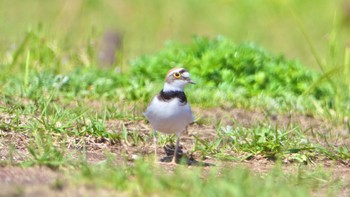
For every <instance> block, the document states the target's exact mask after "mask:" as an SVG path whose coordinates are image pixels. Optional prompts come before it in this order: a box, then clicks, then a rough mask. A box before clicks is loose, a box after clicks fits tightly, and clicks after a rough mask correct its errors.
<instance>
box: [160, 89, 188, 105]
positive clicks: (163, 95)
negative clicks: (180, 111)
mask: <svg viewBox="0 0 350 197" xmlns="http://www.w3.org/2000/svg"><path fill="white" fill-rule="evenodd" d="M174 98H179V99H180V102H181V103H182V104H184V105H185V104H186V103H187V98H186V95H185V93H184V92H182V91H169V92H164V91H163V90H161V91H160V93H159V95H158V99H159V100H161V101H166V102H169V101H171V100H172V99H174Z"/></svg>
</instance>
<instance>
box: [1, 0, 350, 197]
mask: <svg viewBox="0 0 350 197" xmlns="http://www.w3.org/2000/svg"><path fill="white" fill-rule="evenodd" d="M77 2H78V1H77ZM108 2H109V1H105V2H99V1H84V2H83V1H81V2H79V3H77V4H75V6H73V7H70V9H72V10H70V9H67V10H65V9H62V10H60V11H57V10H56V8H59V7H60V6H52V8H51V9H52V10H56V12H52V13H57V12H58V13H60V14H58V17H56V20H57V21H58V22H57V23H53V24H55V25H57V27H54V28H50V27H48V26H47V24H48V23H50V22H52V20H53V19H52V18H55V17H52V18H49V17H48V18H47V20H45V21H42V24H41V25H38V26H33V27H31V28H29V29H28V30H27V31H25V30H23V29H22V30H21V28H23V27H20V26H21V25H20V22H18V26H16V28H18V30H21V31H19V32H25V33H23V34H21V35H20V36H18V37H17V38H16V35H14V36H13V37H11V38H10V40H11V44H14V43H15V47H12V48H11V47H10V48H6V50H5V49H1V52H4V53H1V55H0V69H1V72H0V98H1V99H0V149H1V150H0V153H1V154H2V155H1V156H2V157H1V160H0V165H1V166H6V167H13V166H21V167H23V168H26V167H30V166H47V167H49V168H51V169H53V170H54V171H55V172H57V173H62V172H63V173H65V174H64V178H65V180H66V179H67V181H64V182H65V183H66V184H68V185H69V186H68V187H67V188H69V187H70V186H73V187H79V186H82V185H83V186H87V187H91V188H95V189H102V190H108V191H112V192H115V191H117V192H121V193H122V194H126V195H132V196H149V195H170V196H198V195H201V196H202V195H206V196H219V195H220V196H222V195H225V196H226V195H227V196H232V195H233V196H257V195H259V196H310V195H315V194H316V195H327V196H334V195H337V194H342V195H344V196H345V195H346V194H344V193H346V192H347V191H346V188H347V187H348V186H349V185H348V183H347V182H346V179H342V178H341V176H340V175H339V174H342V171H341V170H342V169H343V168H346V166H348V165H349V160H350V150H349V131H350V123H349V117H350V114H349V112H350V108H349V107H350V106H349V104H348V103H349V102H348V101H349V99H350V86H349V77H348V76H349V73H350V71H349V61H350V60H349V57H350V54H349V48H348V47H344V46H343V44H342V43H343V41H344V40H342V39H343V38H342V36H341V35H342V33H343V32H338V31H337V30H338V29H341V27H342V26H343V25H342V24H341V23H340V22H339V21H341V20H340V19H341V17H343V16H342V15H340V17H339V18H338V17H337V16H336V17H333V12H332V13H330V11H329V7H333V8H334V6H335V4H333V2H332V3H330V2H328V3H325V2H323V1H322V2H323V3H322V4H321V3H320V4H321V5H324V6H323V7H320V10H324V15H322V16H319V20H320V21H321V22H320V24H322V25H317V24H314V22H315V20H313V18H312V17H310V18H311V19H309V17H308V15H307V13H310V14H311V15H312V13H313V12H315V11H313V10H314V9H309V8H310V6H311V7H313V6H314V3H308V2H304V1H303V2H299V1H298V2H299V3H300V4H298V5H297V2H295V3H293V2H288V1H287V2H285V3H286V5H287V6H282V2H276V1H267V2H266V1H264V2H263V1H257V3H256V4H257V5H262V9H260V10H258V11H257V12H256V13H254V14H253V15H251V16H249V14H248V13H251V12H247V13H246V14H244V13H243V12H245V11H247V10H251V9H253V8H255V6H256V5H255V4H254V3H252V2H248V1H247V2H246V1H244V2H236V3H237V4H236V6H237V7H238V8H240V9H241V10H243V11H241V12H242V13H241V14H243V15H242V16H240V17H244V19H245V20H242V18H235V17H234V16H236V15H235V14H234V13H236V12H233V11H234V10H236V9H238V8H230V6H226V4H228V5H233V4H232V2H231V1H227V2H226V1H225V2H224V1H223V2H219V3H218V5H215V6H212V5H211V3H209V2H205V3H203V4H201V6H199V5H197V4H196V1H189V2H188V3H186V4H185V3H184V2H183V1H179V2H177V3H174V4H173V5H174V6H175V8H176V6H177V7H179V9H180V8H181V9H180V10H183V8H186V9H188V10H187V11H186V12H184V14H183V17H184V19H181V20H180V19H179V18H176V20H175V21H174V23H173V25H179V26H181V28H182V29H184V31H186V33H184V34H181V36H180V35H179V36H173V37H171V36H170V37H169V36H164V37H162V36H159V35H162V33H159V32H165V29H164V27H163V26H164V24H165V23H166V22H167V18H169V17H170V16H173V15H174V14H176V12H175V13H172V12H170V13H169V12H168V11H169V10H173V9H170V8H173V7H172V6H170V5H168V6H166V5H165V4H164V3H163V2H161V1H152V2H150V5H149V6H141V4H140V3H139V2H137V1H132V2H128V3H126V2H124V3H122V2H120V4H121V5H122V6H121V7H123V6H124V7H129V8H130V7H132V8H134V9H136V10H139V11H141V12H142V11H143V12H145V11H147V12H149V11H154V10H162V11H163V12H164V13H163V12H161V11H159V12H149V13H152V17H153V18H154V17H155V18H157V20H159V21H153V22H152V20H150V19H149V18H145V19H144V20H141V21H143V22H145V24H147V25H149V29H145V30H144V31H145V34H144V36H145V37H144V38H143V39H144V40H143V41H142V39H141V40H140V39H138V38H137V35H135V32H140V29H139V26H140V22H136V21H139V20H136V19H140V18H142V17H141V16H137V15H131V17H134V19H133V20H132V21H131V22H130V21H127V20H126V19H122V17H117V21H116V23H117V24H119V25H120V24H130V25H129V26H127V27H125V28H126V29H123V30H124V31H125V32H126V38H125V39H124V41H125V46H124V48H123V49H121V54H120V58H121V59H119V60H117V61H116V62H115V63H114V64H113V65H112V66H113V68H112V67H107V68H101V67H100V64H99V60H98V54H99V45H98V43H99V39H100V36H101V34H102V31H103V28H102V27H100V26H98V25H97V26H96V27H95V28H91V25H87V26H89V29H88V30H87V31H77V32H75V31H74V30H77V29H78V28H79V25H78V26H76V24H85V23H86V21H85V19H82V18H81V16H80V15H84V13H85V12H87V13H90V14H91V15H88V16H87V18H90V19H91V18H94V17H93V16H94V14H98V13H95V12H93V11H91V10H90V11H91V12H89V11H88V10H89V9H92V8H95V9H96V10H100V11H101V13H102V12H105V11H106V9H108V7H109V6H106V5H109V4H108ZM1 3H4V2H1ZM7 4H11V3H9V2H8V3H7ZM24 4H25V5H26V6H28V7H30V6H33V5H35V2H32V3H28V2H25V3H24ZM54 4H55V5H61V4H60V2H58V1H57V2H56V1H53V4H51V5H54ZM68 4H69V3H68ZM68 4H67V5H68ZM47 7H50V6H47ZM68 7H69V6H68ZM96 7H97V8H96ZM212 7H214V8H212ZM218 7H219V8H225V9H223V12H222V15H223V19H220V17H219V18H214V17H212V16H213V13H216V12H213V11H214V10H215V9H217V8H218ZM8 8H9V10H11V9H10V8H11V6H8ZM160 8H161V9H160ZM275 8H276V9H275ZM286 8H288V10H289V11H290V10H291V12H292V13H294V14H295V16H296V17H297V18H298V17H300V18H301V19H303V20H302V22H300V21H299V22H298V19H297V20H296V21H297V23H299V24H297V25H299V26H300V27H299V30H302V32H303V33H304V38H306V41H300V40H302V39H304V38H302V37H298V36H296V32H295V30H294V29H293V30H290V26H291V23H292V22H291V21H290V18H287V20H284V22H285V24H281V23H278V24H279V25H278V27H279V28H277V27H276V26H273V25H272V24H274V23H276V22H280V20H279V18H281V17H279V16H281V15H283V14H282V13H284V12H285V10H286ZM18 9H22V8H21V7H19V8H18ZM46 9H48V8H46ZM110 9H111V10H115V9H116V10H118V9H119V8H114V7H110ZM29 10H30V9H29ZM74 10H80V12H78V13H79V14H77V15H74V13H75V11H74ZM92 10H94V9H92ZM196 10H197V11H198V10H201V13H204V11H205V13H208V15H204V16H203V15H201V14H198V12H193V11H196ZM305 10H308V12H305ZM289 11H288V12H289ZM19 13H21V14H23V13H24V12H19ZM165 13H166V14H165ZM1 14H5V15H6V14H7V13H5V12H4V13H1ZM72 14H73V15H72ZM157 14H158V15H157ZM168 14H169V16H168ZM66 15H67V16H71V17H72V20H71V21H70V22H69V23H68V22H67V24H65V23H64V22H62V21H65V20H64V16H66ZM107 15H110V16H113V15H114V14H113V12H109V13H108V14H107ZM163 15H166V16H167V17H165V19H163V18H162V17H159V16H163ZM39 16H40V12H38V16H37V17H39ZM329 16H332V19H333V22H329V18H330V17H329ZM191 17H192V18H194V19H198V20H200V21H202V20H207V21H208V23H206V24H209V25H210V27H213V26H217V27H218V31H219V32H223V33H220V34H222V35H220V36H216V35H217V34H218V33H216V32H214V31H213V32H207V34H208V35H210V36H200V33H198V35H199V36H194V37H192V40H190V39H189V36H188V35H187V34H190V33H191V31H189V29H192V28H186V27H192V24H190V23H189V22H188V21H187V19H188V18H191ZM269 17H273V18H272V19H271V20H272V21H270V22H268V23H267V21H268V20H267V19H268V18H269ZM344 17H345V16H344ZM19 18H20V17H19ZM34 18H35V17H34ZM111 18H113V17H107V18H106V21H107V22H106V23H103V24H102V23H101V25H102V26H104V27H105V26H107V23H109V22H108V21H109V20H112V19H111ZM229 19H232V20H233V21H232V20H229ZM123 20H126V21H123ZM162 20H164V21H163V22H162ZM217 20H219V21H221V22H222V23H223V24H224V25H220V24H221V23H218V21H217ZM83 21H85V22H83ZM231 21H232V23H234V26H236V25H239V26H240V27H241V29H239V30H238V29H237V28H234V30H232V31H231V30H229V28H227V26H229V23H230V22H231ZM129 22H130V23H129ZM294 22H295V21H293V23H294ZM6 23H7V22H6V21H1V20H0V26H1V25H4V24H6ZM252 23H254V24H255V26H254V27H256V29H257V30H256V31H254V32H252V33H251V35H248V36H247V37H246V39H247V40H249V41H254V42H241V41H245V39H239V37H243V36H244V35H245V34H246V32H247V30H248V29H249V30H250V29H251V27H252V25H251V24H252ZM310 23H312V24H313V25H315V26H316V27H317V28H316V27H315V28H314V29H313V28H310V30H309V29H308V28H306V27H309V26H308V25H310ZM331 23H333V25H334V27H332V28H333V31H331V32H330V39H329V40H328V42H329V43H327V44H325V43H324V42H322V46H321V47H320V46H319V42H315V40H317V41H318V40H320V37H321V35H323V34H325V32H326V33H328V32H329V28H327V27H326V26H330V24H331ZM96 24H100V23H96ZM262 24H264V25H265V24H267V25H268V26H269V27H271V29H270V31H266V28H262V27H263V25H262ZM323 24H327V25H323ZM304 25H305V26H306V27H304ZM143 26H144V24H143ZM224 26H225V28H224V29H225V30H223V27H224ZM292 26H293V27H295V26H296V25H292ZM338 26H339V27H338ZM286 27H288V28H286ZM26 28H27V27H26ZM55 28H58V29H60V28H62V31H59V33H58V34H57V35H52V32H51V31H53V29H55ZM203 28H204V29H206V28H205V27H202V26H201V25H199V24H198V23H196V24H193V32H205V31H203ZM323 28H325V29H326V30H325V29H323ZM344 28H345V25H344ZM135 29H138V31H135ZM212 29H215V28H208V31H209V30H210V31H212ZM259 29H260V30H259ZM295 29H296V30H297V29H298V28H295ZM305 29H306V30H305ZM72 30H73V31H72ZM344 31H345V30H344ZM69 32H72V33H69ZM193 32H192V33H193ZM286 32H287V33H286ZM236 33H237V34H236ZM0 34H4V35H5V34H6V35H10V34H11V32H9V30H8V29H6V31H3V32H1V33H0ZM79 34H81V35H79ZM164 34H166V35H167V33H164ZM174 34H177V33H176V32H175V33H174ZM178 34H180V33H178ZM196 34H197V33H196ZM214 35H215V36H214ZM258 35H260V36H261V37H260V38H259V36H258ZM280 35H284V36H285V37H286V38H284V37H283V39H282V38H281V37H279V36H280ZM271 36H275V37H274V38H275V40H276V42H274V43H272V42H271ZM77 37H79V39H78V38H77ZM251 37H253V38H255V39H249V38H251ZM19 38H20V39H19ZM169 38H175V39H171V40H176V41H167V43H166V45H165V46H163V47H161V44H160V43H163V42H164V41H165V40H169ZM292 38H293V39H292ZM75 39H76V40H75ZM338 39H339V40H338ZM14 40H16V41H14ZM62 40H65V41H66V42H62ZM130 40H131V41H130ZM237 40H239V42H237ZM0 41H1V39H0ZM284 41H286V43H284ZM297 41H298V42H297ZM152 42H154V43H155V44H153V45H151V44H150V43H152ZM3 43H6V42H5V41H4V42H3ZM77 43H78V44H77ZM82 43H83V44H82ZM132 43H134V44H132ZM135 43H136V44H135ZM257 43H258V44H257ZM314 43H316V44H314ZM301 44H303V47H301V48H297V47H295V46H299V45H301ZM77 45H79V47H77ZM148 45H149V46H148ZM304 45H305V46H304ZM137 46H140V48H137ZM279 47H282V48H281V49H279ZM304 47H305V48H307V47H309V48H311V49H312V51H313V54H312V55H308V53H305V48H304ZM277 48H278V50H277ZM291 48H292V49H293V50H294V51H293V50H291ZM295 49H298V50H295ZM327 50H328V51H327ZM271 51H278V52H271ZM324 51H327V52H324ZM145 52H147V55H144V53H145ZM148 52H152V53H148ZM141 54H143V55H141ZM282 54H286V55H282ZM291 56H297V57H298V58H300V59H301V60H300V59H299V60H297V59H292V58H289V57H291ZM306 56H307V57H306ZM309 56H310V57H309ZM320 57H322V58H320ZM310 58H311V59H312V58H315V59H316V60H317V61H316V62H317V64H318V66H319V67H320V69H319V70H317V69H314V68H315V65H305V62H306V63H309V62H312V61H311V60H310ZM302 62H303V63H302ZM174 66H184V67H186V68H187V69H188V70H189V71H190V72H191V77H192V78H193V79H194V80H195V81H196V82H197V85H196V86H192V87H188V89H186V93H187V95H188V99H189V100H190V102H191V106H192V107H193V108H195V109H199V112H196V117H197V119H196V124H195V125H193V126H191V133H189V134H186V135H185V137H184V138H183V139H182V143H183V144H184V145H186V147H185V150H186V153H187V154H188V155H189V156H191V155H192V156H193V157H194V158H195V159H197V160H199V161H201V160H203V161H204V162H206V161H208V162H212V163H215V166H207V167H202V166H187V165H179V166H177V167H174V168H172V167H167V166H164V165H155V166H154V165H153V160H152V159H153V158H152V156H149V155H150V153H151V152H152V151H153V149H152V148H153V147H152V137H153V136H152V134H149V129H148V127H147V125H148V124H147V122H145V120H144V117H143V116H142V112H143V110H144V109H145V107H146V105H147V104H148V102H149V100H150V99H151V98H152V96H153V95H154V94H156V93H157V92H158V91H159V90H160V89H161V86H162V82H163V77H162V76H163V75H164V73H166V71H167V70H168V69H169V68H171V67H174ZM160 76H161V77H160ZM209 108H210V109H209ZM236 108H239V109H243V110H244V111H246V112H251V111H258V112H255V113H261V114H263V116H265V118H264V119H262V120H261V121H255V120H254V118H255V116H250V117H249V124H243V123H240V120H242V122H243V119H242V118H241V119H240V117H239V116H236V117H237V120H236V119H235V118H234V115H235V114H234V112H231V111H230V110H232V109H236ZM213 109H214V110H213ZM220 111H224V112H220ZM201 112H210V115H209V116H208V115H205V113H203V114H202V113H201ZM216 112H217V113H216ZM220 113H226V114H224V115H223V114H220ZM247 114H248V116H249V115H250V114H249V113H247ZM289 116H290V118H285V119H286V120H288V121H289V122H288V121H287V122H288V123H285V122H283V121H282V122H278V120H276V121H275V122H274V120H273V119H274V118H273V117H282V119H283V117H289ZM292 117H301V118H304V119H303V120H306V121H316V123H317V124H319V125H317V124H316V125H315V124H313V123H308V122H306V123H294V122H292V121H291V119H292ZM271 120H272V121H271ZM276 122H277V123H276ZM9 136H10V137H9ZM22 138H23V139H22ZM158 138H159V146H163V145H165V144H167V143H171V142H174V138H173V137H172V136H165V135H159V136H158ZM20 140H22V141H20ZM101 147H102V148H101ZM100 149H102V150H103V151H104V152H105V154H101V153H100V155H99V156H100V157H102V158H96V160H97V161H95V162H91V161H89V160H88V159H94V155H93V156H91V155H89V154H91V152H93V153H96V152H97V150H100ZM1 151H4V152H1ZM18 155H20V157H19V156H18ZM18 158H19V159H18ZM254 164H256V165H258V166H259V167H252V165H254ZM329 166H331V167H329ZM330 170H334V171H335V173H332V172H331V171H330ZM337 170H338V171H337ZM337 174H338V175H337ZM54 184H56V185H57V187H58V189H62V188H63V190H64V189H66V185H65V184H63V183H62V181H60V180H57V181H56V183H54Z"/></svg>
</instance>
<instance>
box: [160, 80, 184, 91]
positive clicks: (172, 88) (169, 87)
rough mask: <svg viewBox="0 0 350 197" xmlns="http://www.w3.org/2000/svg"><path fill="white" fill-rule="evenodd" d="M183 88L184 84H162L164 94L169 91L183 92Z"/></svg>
mask: <svg viewBox="0 0 350 197" xmlns="http://www.w3.org/2000/svg"><path fill="white" fill-rule="evenodd" d="M184 86H185V84H184V83H176V82H174V83H172V84H169V83H167V82H165V83H164V87H163V91H164V92H170V91H181V92H183V91H184Z"/></svg>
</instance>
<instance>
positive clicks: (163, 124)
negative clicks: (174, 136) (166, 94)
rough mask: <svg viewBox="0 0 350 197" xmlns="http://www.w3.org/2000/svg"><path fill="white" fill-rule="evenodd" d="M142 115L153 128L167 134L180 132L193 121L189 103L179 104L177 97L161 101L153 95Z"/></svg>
mask: <svg viewBox="0 0 350 197" xmlns="http://www.w3.org/2000/svg"><path fill="white" fill-rule="evenodd" d="M144 115H145V116H146V118H147V119H148V120H149V122H150V123H151V125H152V127H153V129H155V130H157V131H160V132H162V133H168V134H171V133H181V132H183V131H184V130H185V128H186V126H187V125H188V124H190V123H192V122H193V121H194V118H193V115H192V111H191V107H190V105H189V104H188V103H187V104H185V105H181V103H180V102H179V99H177V98H175V99H172V100H171V101H169V102H161V101H159V100H158V98H157V97H155V98H154V99H153V100H152V103H151V104H150V105H149V106H148V108H147V110H146V112H145V113H144Z"/></svg>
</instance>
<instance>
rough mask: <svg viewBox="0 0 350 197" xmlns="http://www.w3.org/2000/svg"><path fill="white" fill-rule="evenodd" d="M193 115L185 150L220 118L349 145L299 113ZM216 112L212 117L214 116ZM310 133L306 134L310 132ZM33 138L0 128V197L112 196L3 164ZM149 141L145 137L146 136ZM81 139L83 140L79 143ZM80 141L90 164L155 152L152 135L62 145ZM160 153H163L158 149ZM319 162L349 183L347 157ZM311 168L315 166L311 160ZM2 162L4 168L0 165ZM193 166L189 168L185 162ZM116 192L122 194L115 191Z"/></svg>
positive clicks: (340, 130)
mask: <svg viewBox="0 0 350 197" xmlns="http://www.w3.org/2000/svg"><path fill="white" fill-rule="evenodd" d="M194 112H195V114H196V115H197V117H199V119H198V120H199V121H200V122H203V123H202V124H194V125H191V126H190V128H189V130H188V132H187V133H185V134H184V135H183V137H182V138H181V144H182V146H183V147H184V152H185V154H186V152H187V151H188V150H189V149H190V148H191V147H192V145H193V142H194V137H193V136H197V137H199V138H201V139H210V138H212V137H214V136H215V135H216V134H215V125H217V122H215V120H221V124H223V125H232V126H233V127H235V126H244V127H250V126H252V125H256V124H261V123H266V122H269V123H272V124H274V125H277V126H278V127H288V125H291V124H297V125H300V126H301V127H302V128H303V129H305V130H310V131H312V130H317V131H319V132H323V133H327V132H332V133H335V134H336V136H337V141H334V142H332V143H334V144H348V145H349V147H350V138H349V133H348V132H349V131H348V130H347V128H346V127H345V126H344V127H342V126H337V127H335V126H334V125H332V124H331V123H328V122H325V121H324V120H322V119H318V118H315V117H311V116H303V115H294V116H292V115H266V114H265V113H264V112H259V111H247V110H243V109H230V110H224V109H218V108H215V109H206V110H203V109H194ZM214 116H215V118H213V117H214ZM0 119H1V121H9V120H8V119H10V117H5V116H1V115H0ZM106 127H107V130H108V131H110V132H115V131H119V130H120V128H122V127H125V128H127V129H128V130H129V131H133V130H135V131H138V132H140V134H141V135H145V136H148V134H149V131H150V127H149V125H148V124H147V123H146V122H145V121H143V120H140V121H123V120H109V121H107V122H106ZM311 134H312V133H310V135H311ZM31 139H33V136H29V135H27V134H25V133H20V132H15V131H11V130H10V129H9V130H6V129H5V130H0V197H1V196H48V195H49V196H82V195H83V196H96V195H98V196H112V195H116V194H115V193H114V192H115V191H109V190H101V189H97V188H89V187H85V186H70V185H66V184H64V183H63V184H61V182H64V174H63V172H61V171H59V170H51V169H49V168H47V167H29V168H21V167H17V166H16V165H7V164H9V163H18V162H20V161H22V160H24V159H25V158H26V157H28V156H29V153H28V150H27V146H28V145H29V143H30V141H31ZM147 139H149V138H148V137H147ZM83 142H84V143H83ZM83 144H85V145H86V158H87V161H88V162H90V163H97V162H101V161H103V160H105V159H106V156H105V153H106V152H110V153H112V154H114V155H116V157H121V155H122V154H123V155H126V156H127V157H128V159H129V160H130V161H131V162H132V160H133V159H135V158H137V157H140V156H141V157H144V156H149V155H152V154H153V147H152V143H151V139H149V142H147V143H144V146H141V147H140V146H134V145H133V144H132V143H131V144H130V143H129V144H127V143H125V142H124V143H114V142H111V141H110V140H108V139H104V138H100V137H93V136H85V137H68V138H67V143H66V148H67V150H69V151H71V152H72V153H73V155H75V153H79V152H81V151H82V146H83ZM158 150H159V151H160V152H159V154H160V155H161V157H165V155H166V153H165V151H164V150H163V149H162V148H161V147H159V148H158ZM192 156H193V157H194V158H195V159H196V161H199V162H204V163H206V164H209V165H208V166H207V167H204V168H208V169H209V168H210V167H211V166H219V165H220V166H221V165H222V166H237V165H243V166H246V167H248V168H250V169H251V170H253V171H256V172H261V173H263V172H266V171H268V170H269V169H271V168H272V167H273V166H274V162H273V161H270V160H267V159H265V158H263V157H254V158H252V159H250V160H245V161H242V162H219V161H216V160H215V159H213V158H210V157H206V158H200V156H199V155H196V154H194V155H192ZM317 162H318V163H317V165H323V166H324V168H325V169H326V170H327V171H330V172H332V174H333V177H334V178H335V179H339V180H343V181H345V182H348V183H350V161H345V162H342V163H341V162H337V161H331V160H323V161H317ZM292 165H294V164H291V163H286V164H285V165H284V166H283V169H284V170H286V171H288V170H291V169H293V168H290V166H292ZM309 165H310V167H311V168H312V165H313V164H309ZM1 166H2V167H1ZM160 166H161V167H164V168H166V169H169V170H172V168H173V167H172V166H169V165H160ZM189 167H193V166H189ZM349 187H350V184H349ZM349 192H350V191H349V189H348V188H344V189H343V190H342V193H341V195H342V196H346V195H348V194H349ZM118 196H126V194H123V193H119V194H118Z"/></svg>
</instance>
